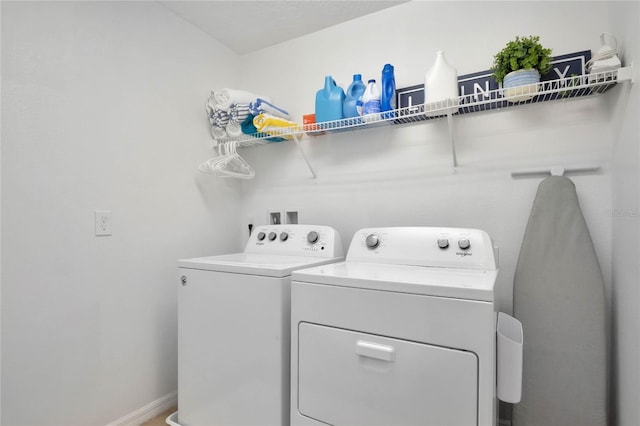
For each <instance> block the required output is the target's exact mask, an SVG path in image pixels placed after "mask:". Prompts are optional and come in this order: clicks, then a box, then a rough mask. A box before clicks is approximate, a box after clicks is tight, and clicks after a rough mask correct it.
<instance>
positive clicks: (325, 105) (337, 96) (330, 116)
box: [316, 75, 345, 123]
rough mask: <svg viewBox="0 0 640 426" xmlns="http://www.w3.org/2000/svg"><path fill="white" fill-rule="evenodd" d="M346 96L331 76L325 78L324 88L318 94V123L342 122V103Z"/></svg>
mask: <svg viewBox="0 0 640 426" xmlns="http://www.w3.org/2000/svg"><path fill="white" fill-rule="evenodd" d="M344 98H345V94H344V90H342V87H340V86H337V85H336V82H335V80H334V79H333V78H332V77H331V76H330V75H328V76H326V77H325V78H324V88H322V89H320V90H318V92H317V93H316V123H320V122H323V121H332V120H340V119H341V118H343V116H342V103H343V102H344Z"/></svg>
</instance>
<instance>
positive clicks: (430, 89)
mask: <svg viewBox="0 0 640 426" xmlns="http://www.w3.org/2000/svg"><path fill="white" fill-rule="evenodd" d="M458 96H459V91H458V71H457V70H456V69H455V68H454V67H452V66H451V65H449V63H448V62H447V60H446V59H445V57H444V52H443V51H442V50H439V51H438V52H437V53H436V61H435V62H434V63H433V65H432V66H431V68H429V70H428V71H427V74H426V75H425V78H424V103H425V104H427V105H425V112H427V115H429V116H437V115H444V114H446V113H447V112H449V111H451V113H452V114H453V113H456V112H458V108H457V105H458V102H459V99H458ZM450 105H453V106H456V108H445V107H446V106H450ZM429 111H432V112H431V113H430V112H429Z"/></svg>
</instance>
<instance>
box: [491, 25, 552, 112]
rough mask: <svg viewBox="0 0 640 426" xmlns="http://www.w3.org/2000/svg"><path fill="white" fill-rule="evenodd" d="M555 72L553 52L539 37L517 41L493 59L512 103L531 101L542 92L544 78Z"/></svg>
mask: <svg viewBox="0 0 640 426" xmlns="http://www.w3.org/2000/svg"><path fill="white" fill-rule="evenodd" d="M550 70H551V49H548V48H545V47H543V46H542V44H540V37H539V36H529V37H516V38H515V40H511V41H510V42H508V43H507V45H506V46H505V47H504V48H503V49H502V50H501V51H500V52H498V53H497V54H496V55H495V56H494V58H493V66H492V67H491V71H492V72H493V77H494V78H495V79H496V81H497V82H498V83H502V88H503V90H504V96H505V97H506V98H507V100H509V101H512V102H521V101H525V100H528V99H531V98H532V97H533V96H534V95H535V93H536V92H537V91H538V84H537V83H539V82H540V76H541V75H544V74H546V73H548V72H549V71H550Z"/></svg>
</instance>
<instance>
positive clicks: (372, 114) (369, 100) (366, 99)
mask: <svg viewBox="0 0 640 426" xmlns="http://www.w3.org/2000/svg"><path fill="white" fill-rule="evenodd" d="M356 107H357V109H358V112H359V113H360V114H361V115H362V119H363V120H364V121H365V122H369V121H376V120H380V112H381V107H382V105H381V96H380V88H379V87H378V85H377V84H376V81H375V80H373V79H372V80H369V82H368V84H367V88H366V89H365V91H364V93H363V94H362V98H360V101H358V102H357V103H356Z"/></svg>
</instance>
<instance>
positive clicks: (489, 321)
mask: <svg viewBox="0 0 640 426" xmlns="http://www.w3.org/2000/svg"><path fill="white" fill-rule="evenodd" d="M497 274H498V267H497V262H496V257H495V255H494V247H493V244H492V241H491V239H490V238H489V236H488V235H487V234H486V233H485V232H483V231H480V230H473V229H454V228H371V229H363V230H360V231H358V232H357V233H356V234H355V236H354V237H353V240H352V242H351V246H350V248H349V251H348V253H347V258H346V261H344V262H339V263H334V264H330V265H324V266H319V267H314V268H309V269H303V270H298V271H295V272H294V273H293V283H292V294H291V297H292V299H291V303H292V312H291V327H292V328H291V333H292V334H291V424H292V425H321V424H330V425H334V426H346V425H349V426H353V425H368V426H371V425H380V426H382V425H385V426H395V425H414V426H415V425H423V426H446V425H451V426H461V425H464V426H470V425H487V426H489V425H495V424H496V422H497V413H496V411H497V402H496V401H497V400H496V394H497V393H496V388H497V385H496V375H497V373H496V369H497V368H496V358H497V355H496V353H497V350H496V322H497V317H498V307H497V305H496V301H495V297H494V285H495V281H496V277H497ZM500 315H503V314H500ZM513 321H515V320H513ZM518 326H519V324H518V323H517V321H516V324H515V326H514V323H513V322H511V323H510V326H509V327H507V328H509V330H507V333H506V334H507V335H509V337H510V339H509V340H510V342H511V344H512V345H513V346H515V347H516V350H515V351H513V350H511V349H512V348H509V350H508V352H510V353H512V355H511V356H510V358H511V359H510V361H511V365H513V367H507V368H510V369H511V370H512V371H510V372H509V373H508V374H506V375H505V377H506V378H508V379H509V380H508V381H510V383H511V384H512V386H511V387H510V388H509V386H506V387H505V390H506V388H509V389H508V390H507V393H508V392H511V393H510V394H508V395H507V394H505V395H506V398H504V399H506V400H509V401H510V402H517V400H518V399H519V385H520V383H519V382H518V375H519V374H520V372H519V371H518V356H521V352H520V355H518V353H517V349H518V340H519V344H520V345H521V343H522V334H521V333H522V330H521V327H520V328H519V329H518ZM518 333H520V334H519V336H518ZM520 350H521V346H520ZM505 358H507V357H506V356H505ZM520 363H521V358H520ZM520 365H521V364H520ZM520 368H521V367H520Z"/></svg>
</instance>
